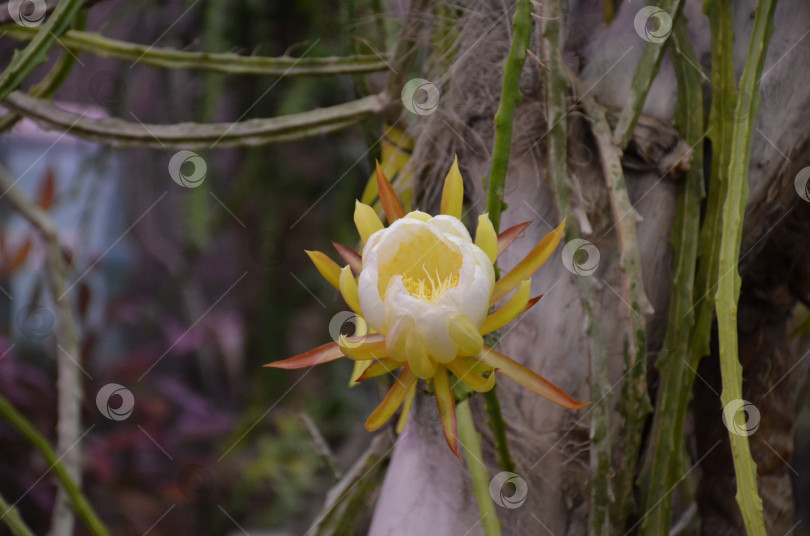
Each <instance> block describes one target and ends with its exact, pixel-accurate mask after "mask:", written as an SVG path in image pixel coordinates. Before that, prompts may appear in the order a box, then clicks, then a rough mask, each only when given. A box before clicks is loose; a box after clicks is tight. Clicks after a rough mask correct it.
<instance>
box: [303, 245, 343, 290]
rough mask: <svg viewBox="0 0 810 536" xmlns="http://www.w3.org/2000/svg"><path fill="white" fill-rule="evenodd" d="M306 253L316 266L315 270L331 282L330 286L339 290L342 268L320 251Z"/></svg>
mask: <svg viewBox="0 0 810 536" xmlns="http://www.w3.org/2000/svg"><path fill="white" fill-rule="evenodd" d="M304 251H305V252H306V254H307V255H309V258H310V260H312V264H314V265H315V268H317V269H318V272H320V274H321V275H322V276H323V278H324V279H326V280H327V281H329V284H330V285H332V286H333V287H335V288H336V289H339V288H340V266H338V264H337V263H336V262H335V261H333V260H332V259H330V258H329V257H328V256H327V255H326V254H325V253H321V252H320V251H307V250H304Z"/></svg>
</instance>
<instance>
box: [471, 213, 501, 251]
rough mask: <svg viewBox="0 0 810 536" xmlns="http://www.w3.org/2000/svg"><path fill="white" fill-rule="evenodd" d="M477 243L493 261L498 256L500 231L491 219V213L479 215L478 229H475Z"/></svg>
mask: <svg viewBox="0 0 810 536" xmlns="http://www.w3.org/2000/svg"><path fill="white" fill-rule="evenodd" d="M475 245H476V246H478V247H479V248H481V249H483V250H484V253H486V254H487V257H489V260H490V261H492V262H493V263H494V262H495V259H497V258H498V233H496V232H495V227H494V226H493V225H492V221H490V219H489V215H487V214H481V215H480V216H478V229H476V231H475Z"/></svg>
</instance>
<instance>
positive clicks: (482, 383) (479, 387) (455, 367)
mask: <svg viewBox="0 0 810 536" xmlns="http://www.w3.org/2000/svg"><path fill="white" fill-rule="evenodd" d="M446 367H447V368H448V370H450V372H452V373H453V375H454V376H455V377H456V378H458V380H459V381H460V382H461V383H463V384H464V385H466V386H467V387H469V388H470V389H472V390H473V391H475V392H477V393H486V392H487V391H491V390H492V388H493V387H495V373H494V372H492V373H490V375H489V377H488V378H484V377H483V376H479V375H478V374H477V373H476V372H475V370H474V369H473V367H472V366H470V364H469V363H467V362H466V361H465V360H464V359H463V358H461V357H458V358H456V359H455V360H454V361H451V362H450V363H448V364H447V365H446Z"/></svg>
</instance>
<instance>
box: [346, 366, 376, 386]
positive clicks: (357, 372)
mask: <svg viewBox="0 0 810 536" xmlns="http://www.w3.org/2000/svg"><path fill="white" fill-rule="evenodd" d="M372 363H373V362H372V361H355V362H354V369H353V370H352V377H351V378H350V379H349V387H354V386H355V385H360V382H358V381H357V380H358V379H359V378H360V376H362V375H363V373H364V372H365V371H366V369H367V368H368V367H370V366H371V364H372Z"/></svg>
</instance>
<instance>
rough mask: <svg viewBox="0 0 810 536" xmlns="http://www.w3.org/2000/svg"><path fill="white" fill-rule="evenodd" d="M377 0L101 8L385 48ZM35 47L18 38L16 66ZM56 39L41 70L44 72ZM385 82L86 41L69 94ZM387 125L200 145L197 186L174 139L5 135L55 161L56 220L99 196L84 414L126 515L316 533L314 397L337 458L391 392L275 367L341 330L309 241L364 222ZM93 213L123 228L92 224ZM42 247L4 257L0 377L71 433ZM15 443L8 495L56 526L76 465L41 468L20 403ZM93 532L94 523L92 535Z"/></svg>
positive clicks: (152, 101)
mask: <svg viewBox="0 0 810 536" xmlns="http://www.w3.org/2000/svg"><path fill="white" fill-rule="evenodd" d="M378 4H379V2H378V1H377V0H368V1H360V2H346V3H337V2H332V3H330V2H326V3H323V2H313V1H299V2H261V1H257V0H228V1H225V0H199V1H198V2H184V1H171V2H159V1H153V0H139V1H136V2H125V1H123V0H109V1H106V2H103V3H101V4H99V5H97V6H94V7H93V9H92V10H91V12H90V16H89V19H88V21H87V26H86V28H87V30H88V31H93V32H100V33H101V34H103V35H105V36H107V37H111V38H116V39H121V40H125V41H130V42H136V43H142V44H147V45H148V44H150V43H151V44H154V45H156V46H160V47H172V48H176V49H182V50H199V51H210V52H237V53H240V54H245V55H250V54H259V55H263V56H279V55H282V54H289V55H291V56H298V55H301V54H303V53H304V52H306V56H307V57H320V56H336V55H346V54H355V53H363V54H380V55H382V54H384V53H385V51H386V49H387V48H388V47H387V45H386V40H388V39H389V36H392V35H393V34H394V32H396V31H397V28H396V23H395V20H385V19H383V18H382V16H381V15H380V14H379V13H381V12H382V11H383V10H382V9H381V6H380V5H378ZM18 46H20V45H19V43H17V42H14V41H12V40H10V39H4V40H2V42H0V54H1V56H0V59H2V64H3V65H7V64H8V62H9V61H10V58H11V54H12V52H13V50H14V48H15V47H18ZM58 52H59V50H58V47H55V49H54V50H52V51H51V56H49V61H48V63H47V64H46V65H44V66H41V67H39V68H38V69H37V70H36V72H35V73H34V74H33V76H31V77H29V79H30V80H32V81H34V82H35V81H37V80H39V79H41V78H42V76H44V74H45V73H47V71H48V70H49V69H50V68H51V66H52V65H53V63H54V61H55V60H56V58H57V56H58ZM384 82H385V74H384V73H379V74H375V75H367V76H362V77H360V76H358V77H350V76H336V77H328V78H290V79H277V78H268V77H264V78H262V77H255V76H231V75H227V76H226V75H223V74H214V73H201V72H195V71H174V70H162V69H156V68H151V67H148V66H144V65H140V64H129V63H127V62H120V61H113V60H105V59H102V58H99V57H96V56H93V55H90V54H87V53H81V54H79V56H78V61H77V63H76V65H75V66H74V68H73V70H72V72H71V73H70V75H69V76H68V78H67V80H66V81H65V83H64V84H63V85H62V87H61V88H60V89H59V91H58V92H57V93H56V95H55V97H54V99H55V100H56V101H57V102H59V103H60V105H62V104H64V103H69V104H70V106H72V107H74V108H75V109H79V110H84V111H89V112H90V113H96V114H108V115H110V116H115V117H121V118H124V119H126V120H129V121H137V122H141V123H147V124H148V123H176V122H182V121H197V122H229V121H234V120H237V119H249V118H251V117H270V116H278V115H284V114H289V113H294V112H300V111H305V110H308V109H312V108H316V107H323V106H328V105H332V104H337V103H340V102H346V101H348V100H351V99H353V98H356V97H359V96H364V95H366V94H370V92H372V91H374V90H377V91H378V90H379V89H380V88H381V87H382V86H383V84H384ZM31 85H32V83H28V84H27V85H26V86H25V87H24V89H28V88H29V87H30V86H31ZM367 123H368V124H366V125H364V127H363V128H365V129H366V130H365V131H363V130H362V129H361V128H359V127H356V128H353V129H351V130H349V131H344V132H341V133H338V134H334V135H329V136H325V137H319V138H315V139H311V140H306V141H301V142H293V143H285V144H281V145H274V146H268V147H257V148H247V149H241V148H240V149H224V150H215V151H208V152H201V153H200V154H201V156H203V157H204V158H205V160H206V163H207V166H208V172H207V176H206V178H205V181H204V183H203V184H202V185H201V186H200V187H198V188H194V189H183V188H180V187H179V186H177V185H175V184H174V183H173V182H172V180H171V178H170V177H169V174H168V172H167V165H168V161H169V159H170V157H171V156H172V154H173V151H154V150H142V149H137V150H134V149H133V150H118V149H110V148H105V147H103V146H101V145H96V144H92V143H88V142H77V141H72V140H70V139H69V138H65V139H60V140H57V141H56V142H54V144H55V145H54V147H55V149H54V150H50V149H48V145H49V144H50V142H51V139H50V138H47V139H45V140H38V139H36V138H34V139H32V138H31V137H30V135H29V134H30V133H29V134H26V133H28V131H30V130H31V125H30V124H28V125H27V127H26V123H25V122H21V123H20V124H18V125H17V126H16V127H15V129H14V130H12V131H11V132H10V133H7V134H5V135H4V136H3V137H2V138H0V158H2V159H3V161H4V162H8V165H9V167H12V168H13V169H12V171H17V173H18V174H20V173H22V172H23V171H25V168H26V167H27V166H29V165H31V162H34V164H36V166H35V167H34V168H33V169H32V170H31V172H26V178H25V179H24V180H23V181H21V182H20V187H21V188H22V189H24V190H29V191H35V190H36V189H37V188H42V187H43V186H42V185H43V184H45V183H46V182H47V181H49V180H50V181H52V183H53V185H54V186H53V188H54V190H55V202H54V205H53V207H51V208H50V209H49V210H50V211H51V212H52V213H53V214H55V215H56V216H55V217H56V218H57V221H60V220H59V218H58V216H59V214H62V213H63V212H67V213H71V212H75V211H79V213H80V216H76V217H75V218H73V219H71V218H66V220H65V228H63V229H61V230H60V232H61V233H62V234H64V235H66V236H68V237H69V238H70V240H69V244H70V248H71V250H70V255H71V256H72V259H73V263H74V266H75V268H76V270H75V276H74V278H75V277H76V276H78V275H79V274H81V273H82V272H83V271H84V270H85V269H88V267H91V269H88V272H87V275H86V276H84V277H83V278H82V279H81V280H80V282H79V283H78V284H77V286H76V287H75V289H73V290H72V292H74V293H75V296H74V299H76V300H81V301H82V302H83V303H86V307H84V310H86V313H83V314H82V318H81V328H82V348H83V351H82V355H81V356H80V357H79V358H78V359H79V360H80V362H81V365H82V367H83V368H84V369H85V371H86V377H84V378H83V379H84V380H85V382H84V388H85V396H84V399H83V412H84V413H83V417H82V421H83V425H84V427H85V428H88V427H91V429H90V430H89V432H88V434H87V436H86V438H85V439H84V440H83V447H84V455H85V473H84V477H85V483H84V487H85V491H86V494H87V495H88V498H89V499H90V501H91V503H92V504H93V505H94V506H95V508H96V509H97V511H98V512H99V515H100V516H101V518H102V519H103V521H104V522H105V523H107V524H108V527H109V529H110V531H111V533H112V534H116V535H119V534H121V535H126V534H137V535H141V534H144V533H145V532H146V531H149V530H150V528H152V527H153V525H154V524H155V523H156V522H158V520H159V524H157V525H155V526H154V527H153V528H152V530H151V532H150V534H178V535H179V534H231V533H239V529H238V527H237V525H236V523H239V525H241V526H243V527H246V528H248V530H250V531H251V534H260V533H262V532H261V531H267V532H266V533H267V534H276V533H278V534H300V533H303V532H304V531H305V530H306V528H308V526H309V524H310V523H311V521H312V518H313V516H314V515H315V514H316V512H317V511H318V510H319V509H320V507H321V505H322V503H323V501H324V495H325V492H326V490H327V489H328V488H329V487H331V486H332V485H333V484H334V483H335V477H334V475H333V474H332V471H330V469H329V467H328V464H327V463H326V462H325V460H324V458H323V456H322V455H321V454H319V453H318V452H316V449H315V448H314V446H313V441H312V438H311V434H310V432H309V431H308V428H307V427H306V426H305V425H304V424H303V421H302V420H301V418H299V417H300V416H299V413H304V414H306V415H307V416H308V417H309V418H311V420H312V422H314V423H315V426H316V428H317V430H318V431H319V433H320V434H322V436H323V438H324V439H325V441H326V443H327V444H328V446H329V447H330V449H331V450H332V451H333V452H334V453H335V456H336V458H337V462H336V463H337V464H338V465H339V466H341V467H347V466H348V465H350V464H351V462H352V461H354V459H356V457H357V455H358V453H360V452H362V450H363V449H364V448H365V445H366V443H367V442H368V441H369V439H370V438H369V435H368V434H366V433H365V432H364V431H362V422H363V420H364V419H365V416H366V414H367V412H368V409H369V408H370V407H372V402H373V399H376V397H377V393H376V391H375V387H374V386H373V385H364V386H359V387H357V388H354V389H351V390H348V389H346V384H347V382H348V378H349V375H350V372H351V364H350V363H343V362H340V363H336V364H334V365H331V366H328V367H322V368H318V369H317V370H312V371H311V372H310V371H302V372H301V373H289V372H285V371H274V370H270V369H263V368H261V366H262V365H263V364H264V363H267V362H269V361H272V360H276V359H279V358H282V357H285V356H290V355H294V354H296V353H298V352H300V351H303V350H305V349H308V348H310V347H312V346H313V345H314V344H316V343H322V342H326V341H328V340H329V338H330V335H329V333H328V330H327V326H328V325H329V320H330V318H331V317H332V316H333V315H334V314H336V313H337V312H339V311H340V310H341V309H342V302H341V301H340V300H339V299H337V298H338V296H337V294H336V292H335V291H334V289H332V288H331V287H329V286H328V284H327V283H325V282H324V281H323V279H322V278H321V277H320V276H319V275H318V274H317V272H316V271H315V270H314V268H313V267H312V266H311V264H310V263H309V260H308V259H307V257H306V255H305V254H304V249H305V248H306V249H320V250H324V251H326V250H329V249H331V245H330V243H329V240H336V241H340V242H342V243H345V244H352V245H353V244H354V242H355V241H356V239H357V238H356V234H355V231H354V228H353V225H352V212H353V208H354V202H353V201H354V199H355V198H359V197H360V195H361V193H362V190H363V186H364V185H365V182H366V180H367V179H368V177H369V175H370V172H371V167H370V165H369V164H370V163H371V162H373V161H374V158H376V157H378V155H379V148H378V146H377V141H378V133H379V132H380V125H379V123H373V122H370V123H369V122H367ZM26 128H27V129H28V130H26ZM61 147H64V150H63V151H60V150H58V149H59V148H61ZM26 151H29V152H31V154H28V156H25V155H26V154H27V153H26ZM40 154H41V155H42V157H41V158H38V157H39V155H40ZM15 158H16V160H17V161H18V163H17V167H16V168H14V166H13V164H14V162H15ZM48 177H50V178H48ZM80 185H83V186H81V187H80ZM92 192H95V193H96V194H95V195H96V197H95V202H90V200H92V199H93V197H92V195H93V194H92ZM98 192H101V193H98ZM166 192H168V193H166ZM88 196H91V197H88ZM162 196H165V197H162ZM0 211H1V212H0V233H2V235H3V236H4V237H5V238H6V242H8V243H10V244H21V243H23V241H24V240H25V238H24V237H25V232H24V231H23V230H24V229H25V225H24V224H22V223H21V222H20V221H18V220H17V219H16V217H14V216H13V215H12V213H11V211H10V210H9V209H8V206H7V205H3V206H2V207H0ZM97 212H99V213H104V214H106V216H104V217H98V216H97V215H96V214H94V213H97ZM81 221H86V222H88V223H87V224H86V225H81V224H80V223H78V222H81ZM60 226H61V224H60ZM92 226H101V227H105V226H106V227H107V228H108V229H107V230H108V231H109V232H108V233H106V235H102V237H101V238H99V239H91V238H90V235H91V234H93V232H94V231H93V230H92V229H89V227H92ZM119 236H123V238H122V239H121V240H120V242H117V243H115V244H114V246H113V247H112V248H111V249H110V250H109V252H107V253H105V250H107V249H108V248H110V245H111V244H113V243H114V241H116V240H117V238H118V237H119ZM41 248H42V245H41V244H39V243H38V242H37V240H36V238H34V239H32V245H31V251H30V253H29V254H27V255H26V258H25V259H24V260H23V261H22V262H21V263H19V266H15V267H13V268H14V269H13V270H7V271H5V272H4V273H3V275H2V276H0V286H2V287H3V288H4V289H6V288H8V289H12V290H11V291H10V292H9V296H6V295H0V310H2V314H0V320H2V326H0V354H2V355H3V357H2V358H0V391H2V393H3V395H4V396H6V397H7V398H8V399H9V400H10V401H11V402H12V403H13V404H14V405H15V406H16V407H17V408H18V409H19V410H20V411H22V412H23V413H24V414H25V415H26V416H27V417H29V418H30V419H32V421H33V422H34V424H35V425H36V427H37V428H38V430H40V431H41V432H42V433H43V434H45V435H46V436H47V437H48V438H49V439H50V440H52V441H53V440H54V439H55V437H54V428H55V421H54V418H55V417H54V416H55V405H56V396H55V392H54V391H55V387H54V382H55V366H54V362H53V360H52V357H49V356H52V355H54V353H53V352H54V348H53V347H54V345H55V341H54V340H53V336H52V334H51V333H50V330H49V328H48V325H47V324H48V321H49V319H50V321H51V322H52V313H50V311H48V310H47V307H45V310H44V311H41V312H40V313H39V315H40V316H38V317H35V316H32V314H31V313H30V311H29V310H30V309H31V307H32V306H33V307H35V306H37V304H40V303H43V302H42V297H41V296H42V293H43V292H45V291H44V290H43V284H44V282H43V281H42V277H41V276H40V274H41V262H42V251H41ZM6 258H8V257H6ZM20 281H28V282H29V283H30V284H27V285H21V284H20ZM49 315H50V316H49ZM43 322H44V325H43ZM32 330H33V331H32ZM37 330H40V331H37ZM32 335H33V336H32ZM111 382H114V383H118V384H121V385H124V386H126V387H127V388H128V389H130V390H131V391H132V392H133V394H134V396H135V411H134V412H133V414H132V415H131V416H130V417H129V418H128V419H126V420H124V421H112V420H108V419H106V418H104V417H103V416H102V415H101V414H100V412H99V411H98V409H97V408H96V407H95V404H94V402H95V393H96V392H97V391H98V389H99V388H100V387H101V386H103V385H105V384H107V383H111ZM293 387H294V388H293ZM111 405H112V406H115V401H112V402H111ZM83 431H84V429H83ZM361 431H362V432H361ZM0 444H2V446H3V448H2V452H3V455H2V456H0V494H2V496H4V497H6V498H9V500H10V502H11V501H14V500H16V498H18V497H21V496H24V498H23V499H22V500H21V501H20V502H19V503H18V505H17V507H18V508H19V510H20V512H21V514H22V516H23V518H24V519H25V520H26V521H27V522H28V523H29V525H30V526H31V528H32V530H34V531H35V532H36V533H37V534H43V533H45V532H46V531H47V529H48V526H49V524H50V514H49V512H50V511H51V508H52V503H53V500H54V496H55V490H56V482H55V480H54V479H52V477H51V476H45V477H44V478H42V479H41V480H39V481H38V479H39V478H40V476H41V475H43V474H44V473H45V472H46V469H47V467H46V465H45V463H44V462H43V461H42V460H41V458H39V457H38V456H37V455H36V453H34V452H32V451H31V449H30V447H29V446H28V445H27V444H26V443H25V442H24V441H23V440H22V439H21V438H20V436H19V435H17V434H16V432H14V431H13V430H12V429H11V428H10V427H8V426H7V425H6V424H5V423H3V422H0ZM32 486H33V487H32ZM29 488H31V489H30V491H26V490H29ZM3 530H5V528H0V534H4V532H3ZM84 530H85V529H84V527H82V525H81V523H77V533H78V534H83V533H84V532H83V531H84ZM273 531H278V532H273Z"/></svg>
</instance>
